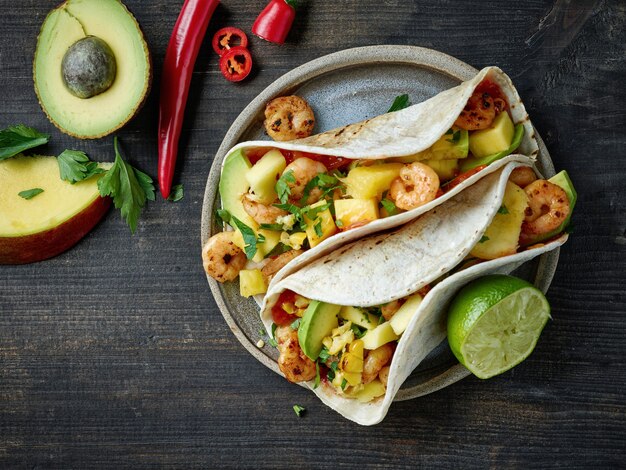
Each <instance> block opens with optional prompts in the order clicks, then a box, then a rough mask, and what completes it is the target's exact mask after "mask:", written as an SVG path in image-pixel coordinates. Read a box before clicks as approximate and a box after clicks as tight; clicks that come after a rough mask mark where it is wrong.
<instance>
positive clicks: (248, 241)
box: [230, 215, 265, 259]
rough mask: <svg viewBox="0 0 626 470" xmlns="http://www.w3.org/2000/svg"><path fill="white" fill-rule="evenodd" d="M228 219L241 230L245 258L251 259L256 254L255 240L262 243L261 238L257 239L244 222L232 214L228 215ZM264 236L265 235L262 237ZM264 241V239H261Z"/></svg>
mask: <svg viewBox="0 0 626 470" xmlns="http://www.w3.org/2000/svg"><path fill="white" fill-rule="evenodd" d="M230 221H231V223H232V224H234V225H235V227H237V228H238V229H239V231H240V232H241V235H242V236H243V243H244V250H243V251H245V252H246V258H248V259H252V258H254V255H256V250H257V246H256V245H257V242H259V243H262V241H261V240H258V239H257V237H256V233H254V230H252V229H251V228H250V227H248V226H247V225H246V224H244V223H243V222H242V221H241V220H239V219H238V218H237V217H235V216H234V215H231V216H230ZM264 238H265V237H264ZM263 241H264V240H263Z"/></svg>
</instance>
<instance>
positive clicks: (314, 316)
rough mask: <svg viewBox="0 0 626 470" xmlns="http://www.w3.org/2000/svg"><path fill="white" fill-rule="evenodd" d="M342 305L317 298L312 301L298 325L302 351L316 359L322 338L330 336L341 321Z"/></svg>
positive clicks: (320, 348) (310, 357)
mask: <svg viewBox="0 0 626 470" xmlns="http://www.w3.org/2000/svg"><path fill="white" fill-rule="evenodd" d="M339 310H341V306H340V305H334V304H327V303H325V302H319V301H317V300H313V301H311V303H310V304H309V306H308V307H307V309H306V310H305V312H304V315H303V316H302V320H300V326H299V327H298V342H299V343H300V347H301V348H302V352H304V354H306V356H307V357H308V358H309V359H311V360H313V361H315V360H316V359H317V358H318V356H319V355H320V351H321V350H322V340H323V339H324V338H325V337H326V336H330V334H331V332H332V331H333V329H334V328H337V326H338V325H339V321H338V320H337V315H339Z"/></svg>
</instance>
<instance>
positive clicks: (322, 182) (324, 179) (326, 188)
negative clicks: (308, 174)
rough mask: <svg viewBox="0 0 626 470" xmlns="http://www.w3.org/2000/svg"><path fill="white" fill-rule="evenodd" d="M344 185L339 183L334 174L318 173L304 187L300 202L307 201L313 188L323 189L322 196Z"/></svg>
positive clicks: (301, 203)
mask: <svg viewBox="0 0 626 470" xmlns="http://www.w3.org/2000/svg"><path fill="white" fill-rule="evenodd" d="M341 187H342V185H341V184H339V179H337V177H336V176H333V175H327V174H326V173H318V174H317V176H315V177H314V178H313V179H312V180H311V181H309V182H308V183H307V184H306V186H305V187H304V191H303V192H302V197H301V198H300V201H299V204H300V205H303V204H305V203H306V201H307V199H309V196H310V194H311V191H312V190H313V188H320V189H321V190H322V197H323V196H326V195H327V194H328V193H330V192H331V191H334V190H335V189H338V188H341Z"/></svg>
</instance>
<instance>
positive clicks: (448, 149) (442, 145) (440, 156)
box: [394, 127, 469, 163]
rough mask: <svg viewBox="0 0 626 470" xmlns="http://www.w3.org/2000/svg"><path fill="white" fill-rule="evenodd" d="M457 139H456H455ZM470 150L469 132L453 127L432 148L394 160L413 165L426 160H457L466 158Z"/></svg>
mask: <svg viewBox="0 0 626 470" xmlns="http://www.w3.org/2000/svg"><path fill="white" fill-rule="evenodd" d="M455 137H456V138H455ZM468 150H469V138H468V132H467V131H466V130H464V129H459V128H456V127H453V128H452V129H450V130H449V131H448V132H446V133H445V134H444V135H442V136H441V137H440V138H439V140H437V142H435V143H434V144H433V145H432V146H431V147H430V148H427V149H426V150H423V151H421V152H418V153H415V154H413V155H407V156H406V157H399V158H394V161H396V162H402V163H412V162H421V161H424V160H457V159H459V158H466V157H467V155H468Z"/></svg>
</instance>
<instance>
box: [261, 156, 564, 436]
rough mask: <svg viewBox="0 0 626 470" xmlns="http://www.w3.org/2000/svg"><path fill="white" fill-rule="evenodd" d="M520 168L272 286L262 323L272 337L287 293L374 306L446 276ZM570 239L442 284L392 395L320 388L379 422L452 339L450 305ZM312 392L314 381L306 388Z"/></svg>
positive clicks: (411, 330) (357, 417)
mask: <svg viewBox="0 0 626 470" xmlns="http://www.w3.org/2000/svg"><path fill="white" fill-rule="evenodd" d="M521 165H522V164H521V163H519V162H510V163H509V164H507V165H506V166H504V167H503V168H501V169H499V170H498V171H497V172H492V173H491V174H489V175H487V176H485V177H484V178H482V179H481V180H480V181H478V182H477V183H476V184H474V185H472V186H470V187H469V188H467V189H466V190H465V191H463V192H461V193H459V194H458V195H456V196H455V197H453V198H452V199H450V200H448V201H446V202H445V203H443V204H442V205H441V206H439V207H438V208H436V209H434V210H433V211H431V212H428V213H427V214H425V215H423V216H422V217H420V218H419V219H417V220H416V221H414V222H411V223H409V224H407V225H406V226H404V227H402V228H401V229H399V230H395V231H393V232H389V233H382V234H379V235H376V236H372V237H368V238H365V239H362V240H360V241H357V242H354V243H352V244H349V245H347V246H345V247H343V248H341V249H338V250H336V251H334V252H332V253H330V254H328V255H326V256H323V257H320V258H318V259H316V260H315V261H313V262H311V263H310V264H308V265H307V266H306V267H303V268H302V269H300V270H298V271H297V272H295V273H294V274H291V275H289V276H284V275H281V277H280V278H279V279H278V280H277V281H276V282H273V283H272V285H271V286H270V290H269V291H268V293H267V295H266V298H265V301H264V303H263V306H262V309H261V319H262V321H263V323H264V325H265V327H266V328H267V330H268V331H271V325H272V315H271V309H272V306H273V305H274V304H275V302H276V300H277V299H278V297H279V295H280V293H281V292H283V291H284V290H286V289H289V290H293V291H294V292H296V293H298V294H300V295H302V296H304V297H307V298H309V299H314V300H321V301H325V302H329V303H334V304H339V305H351V306H374V305H381V304H384V303H387V302H389V301H391V300H395V299H398V298H402V297H406V296H407V295H410V294H412V293H414V292H416V291H418V290H419V289H420V288H422V287H423V286H425V285H427V284H429V283H431V282H432V281H434V280H435V279H438V278H440V277H441V276H442V275H443V274H445V273H447V272H449V271H450V270H451V269H452V268H454V267H455V266H456V265H458V264H459V262H460V261H461V260H462V259H463V258H464V257H465V256H466V255H467V254H468V253H469V252H470V250H471V249H472V247H473V246H474V245H475V244H476V243H477V242H478V240H480V238H481V237H482V235H483V233H484V232H485V230H486V228H487V227H488V226H489V224H490V223H491V220H492V219H493V217H494V216H495V214H496V213H497V211H498V209H499V208H500V206H501V204H502V200H503V196H504V191H505V187H506V183H507V180H508V178H509V175H510V174H511V171H513V169H514V168H516V167H518V166H521ZM566 240H567V235H563V236H562V237H560V238H559V239H558V240H555V241H552V242H550V243H546V244H544V245H541V246H539V247H536V248H533V249H527V250H526V251H523V252H521V253H517V254H514V255H511V256H506V257H503V258H498V259H496V260H491V261H484V262H482V263H480V264H478V265H475V266H472V267H470V268H467V269H464V270H461V271H459V272H458V273H455V274H453V275H451V276H450V277H448V278H446V279H444V280H443V281H441V282H440V283H438V284H437V285H436V286H435V287H434V288H433V289H432V290H431V291H430V292H429V293H428V294H427V295H426V296H425V298H424V300H423V301H422V303H421V304H420V305H419V307H418V308H417V310H416V312H415V313H414V315H413V317H412V319H411V321H410V323H409V325H408V327H407V329H406V331H405V332H404V334H403V335H402V337H401V339H400V341H399V342H398V347H397V349H396V352H395V354H394V359H393V361H392V363H391V369H390V373H389V381H388V386H387V392H386V394H385V395H384V396H383V397H381V398H379V399H377V400H375V401H373V402H370V403H361V402H359V401H357V400H355V399H349V398H344V397H341V396H339V395H338V394H337V393H336V392H335V391H334V388H333V387H332V386H330V385H327V384H324V385H321V386H320V387H318V388H317V389H315V390H314V392H315V394H316V395H317V396H318V397H319V398H320V399H321V400H322V401H323V402H324V403H325V404H326V405H328V406H330V407H331V408H333V409H335V410H336V411H338V412H339V413H341V414H342V415H343V416H345V417H346V418H348V419H351V420H353V421H355V422H357V423H359V424H364V425H371V424H376V423H378V422H380V421H381V420H382V419H383V418H384V416H385V414H386V413H387V410H388V408H389V406H390V404H391V402H392V401H393V398H394V396H395V395H396V393H397V391H398V389H399V388H400V386H401V385H402V383H403V382H404V380H405V379H406V378H407V377H408V376H409V374H410V373H411V372H412V371H413V370H414V369H415V367H417V365H418V364H419V363H420V362H421V361H422V360H423V359H424V357H426V355H427V354H428V353H429V352H430V351H432V350H433V349H434V348H435V347H436V346H437V345H438V344H439V343H441V341H443V340H444V339H445V337H446V324H445V321H446V309H445V307H446V305H447V303H448V302H449V300H450V299H451V298H452V297H453V296H454V294H455V293H456V292H457V290H458V289H460V288H461V287H462V286H463V285H464V284H466V283H467V282H469V281H470V280H472V279H474V278H476V277H480V276H483V275H485V274H488V273H492V272H511V271H512V270H513V269H515V268H516V267H518V266H519V265H520V264H522V263H523V262H525V261H528V260H530V259H532V258H534V257H536V256H539V255H541V254H542V253H545V252H547V251H550V250H553V249H555V248H557V247H559V246H560V245H562V244H563V243H565V241H566ZM307 385H308V386H309V388H311V389H312V388H313V383H312V382H311V383H307Z"/></svg>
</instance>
